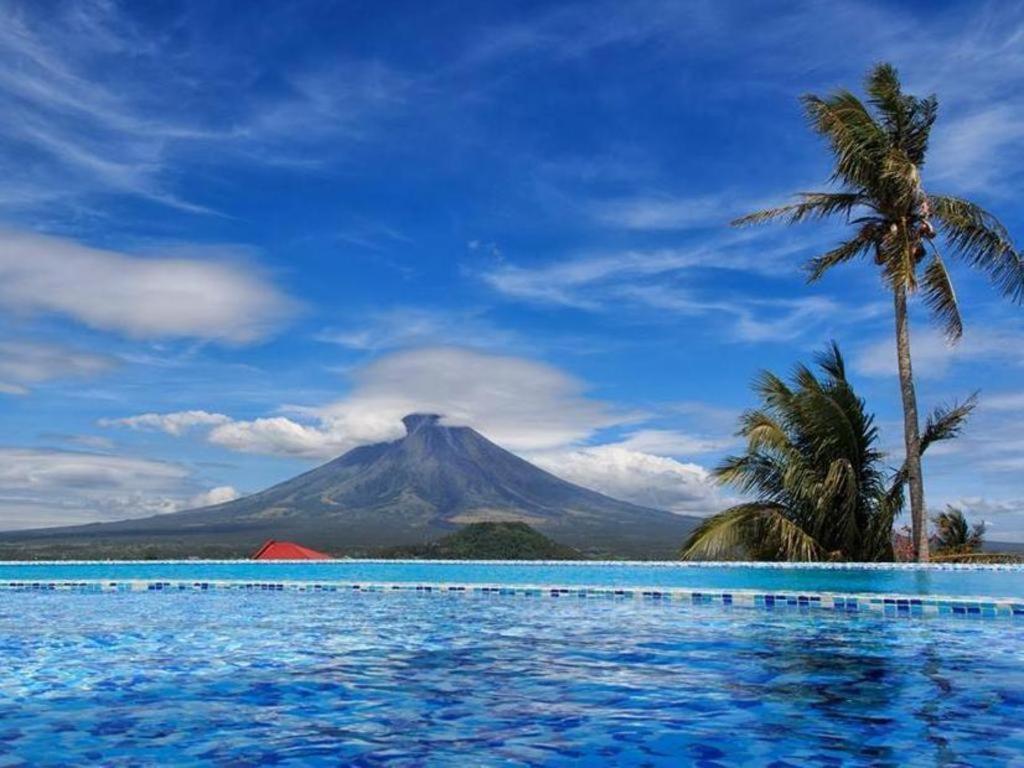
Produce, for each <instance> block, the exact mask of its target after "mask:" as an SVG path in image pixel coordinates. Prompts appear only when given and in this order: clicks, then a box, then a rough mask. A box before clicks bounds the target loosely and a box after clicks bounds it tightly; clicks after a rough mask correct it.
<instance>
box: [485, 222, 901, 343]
mask: <svg viewBox="0 0 1024 768" xmlns="http://www.w3.org/2000/svg"><path fill="white" fill-rule="evenodd" d="M804 250H806V249H804ZM785 261H788V262H790V263H789V266H786V267H784V268H783V269H784V273H787V274H789V273H793V274H795V273H796V267H795V263H799V262H798V261H796V260H795V258H794V247H793V246H791V245H790V244H788V243H787V242H785V241H779V240H773V241H772V245H771V246H770V247H767V246H766V245H765V244H764V243H763V242H762V243H758V242H756V241H751V240H750V238H749V233H747V232H743V233H739V234H738V235H732V234H730V235H728V236H726V237H724V238H722V239H721V242H720V243H711V244H709V245H702V246H694V247H692V248H667V249H659V250H653V251H626V252H622V253H615V254H601V255H590V256H581V257H576V258H571V259H566V260H562V261H555V262H552V263H547V264H542V265H539V266H536V267H523V266H517V265H514V264H509V263H501V264H498V265H497V266H493V267H491V268H490V269H488V270H486V271H484V272H482V273H481V278H482V279H483V281H484V282H485V283H486V284H488V285H489V286H490V287H491V288H493V289H494V290H496V291H497V292H498V293H500V294H502V295H503V296H505V297H508V298H511V299H515V300H519V301H526V302H530V303H533V304H541V305H553V306H564V307H572V308H575V309H580V310H585V311H588V312H602V313H610V312H616V313H622V312H623V311H625V310H629V311H632V312H633V313H646V314H645V315H643V316H647V317H653V318H655V319H657V320H663V319H664V318H665V317H666V316H670V315H678V316H682V317H698V316H711V317H715V318H718V319H721V320H723V321H724V322H725V323H726V324H727V327H728V329H729V330H728V331H727V334H728V336H727V338H728V339H729V340H732V341H741V342H766V341H774V342H784V341H790V340H792V339H795V338H797V337H799V336H801V335H804V334H807V333H808V332H810V331H812V330H820V329H821V328H822V327H823V326H830V325H835V324H849V323H852V322H858V321H862V320H864V319H869V318H874V317H878V316H879V315H881V314H882V313H884V312H885V311H887V305H885V304H883V303H879V302H868V303H862V304H861V305H859V306H857V307H848V306H844V305H843V304H840V303H839V302H837V301H835V300H833V299H830V298H828V297H826V296H821V295H810V296H807V295H804V296H797V297H794V298H765V297H764V296H763V294H761V293H757V294H754V295H747V296H744V295H723V294H722V292H721V291H720V290H715V289H713V288H711V287H705V284H706V281H705V276H704V275H703V274H702V271H704V272H706V271H707V270H712V269H713V270H729V271H743V272H754V273H756V272H761V271H766V272H772V270H773V269H774V270H776V271H777V269H778V265H779V263H780V262H785ZM716 335H717V336H718V337H719V338H721V336H722V334H721V333H717V332H716Z"/></svg>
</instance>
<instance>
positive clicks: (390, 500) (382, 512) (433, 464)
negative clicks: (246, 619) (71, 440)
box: [0, 413, 698, 558]
mask: <svg viewBox="0 0 1024 768" xmlns="http://www.w3.org/2000/svg"><path fill="white" fill-rule="evenodd" d="M402 421H403V423H404V424H405V428H406V435H405V437H403V438H401V439H399V440H395V441H393V442H388V443H377V444H374V445H366V446H361V447H359V448H354V449H353V450H351V451H349V452H348V453H346V454H344V455H342V456H340V457H338V458H336V459H334V460H332V461H329V462H327V463H326V464H324V465H322V466H320V467H317V468H316V469H313V470H310V471H309V472H306V473H304V474H301V475H299V476H297V477H294V478H292V479H291V480H287V481H285V482H283V483H280V484H278V485H275V486H273V487H272V488H268V489H267V490H265V491H262V492H260V493H256V494H253V495H252V496H246V497H244V498H241V499H237V500H235V501H231V502H227V503H224V504H218V505H215V506H211V507H205V508H201V509H195V510H188V511H183V512H176V513H173V514H165V515H157V516H154V517H148V518H142V519H134V520H124V521H120V522H116V523H98V524H92V525H84V526H74V527H66V528H53V529H40V530H35V531H18V532H11V533H7V534H0V543H3V544H9V545H15V544H17V543H19V542H21V543H23V544H29V543H35V544H43V543H46V542H50V543H53V544H56V543H58V542H61V541H65V542H78V543H82V542H87V541H92V542H94V543H99V542H103V543H104V544H105V545H111V544H113V545H116V544H117V543H123V544H133V545H136V546H138V545H142V544H148V545H150V546H152V547H157V548H158V549H160V550H163V549H166V548H176V549H177V550H182V551H185V552H187V551H189V550H190V549H198V547H199V545H200V544H202V545H204V546H207V547H209V546H221V547H249V546H251V547H255V546H256V545H258V544H259V543H260V542H261V541H263V540H265V539H267V538H277V539H291V540H295V541H299V542H301V543H303V544H305V545H307V546H310V547H314V548H316V549H325V550H327V551H330V552H333V553H346V554H371V553H375V552H376V551H379V550H381V549H383V548H388V547H396V546H401V545H416V544H425V543H427V542H429V541H432V540H435V539H437V538H439V537H442V536H445V535H448V534H451V533H453V532H454V531H456V530H457V529H459V528H460V527H461V526H463V525H466V524H469V523H476V522H522V523H526V524H527V525H529V526H531V527H533V528H535V529H536V530H538V531H540V532H541V533H543V534H544V535H545V536H549V537H550V538H552V539H554V540H555V541H557V542H559V543H560V544H564V545H567V546H570V547H573V548H575V549H577V550H579V551H580V552H582V553H584V554H587V555H591V556H609V557H637V558H654V557H658V558H665V557H674V556H675V554H676V551H677V548H678V547H679V545H680V544H681V542H682V541H683V539H684V538H685V536H686V535H687V534H688V533H689V531H690V530H691V529H692V528H693V527H694V526H695V525H696V524H697V522H698V519H697V518H693V517H685V516H680V515H675V514H672V513H669V512H665V511H661V510H655V509H649V508H646V507H641V506H637V505H635V504H630V503H627V502H623V501H618V500H616V499H612V498H610V497H608V496H605V495H603V494H601V493H598V492H596V491H592V490H589V489H586V488H582V487H580V486H578V485H574V484H572V483H569V482H567V481H565V480H562V479H560V478H558V477H556V476H554V475H552V474H551V473H549V472H546V471H544V470H542V469H539V468H538V467H535V466H534V465H532V464H530V463H529V462H527V461H525V460H524V459H522V458H520V457H518V456H516V455H514V454H512V453H510V452H509V451H506V450H505V449H503V448H501V447H499V446H498V445H495V444H494V443H492V442H491V441H490V440H488V439H487V438H485V437H484V436H483V435H481V434H479V433H478V432H476V431H475V430H473V429H471V428H469V427H449V426H445V425H443V424H442V423H441V417H440V416H438V415H436V414H422V413H421V414H410V415H409V416H406V417H405V418H404V419H403V420H402Z"/></svg>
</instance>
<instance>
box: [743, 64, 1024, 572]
mask: <svg viewBox="0 0 1024 768" xmlns="http://www.w3.org/2000/svg"><path fill="white" fill-rule="evenodd" d="M865 87H866V91H867V96H868V98H867V103H866V104H865V103H864V102H862V101H861V100H860V99H859V98H857V97H856V96H855V95H853V94H852V93H850V92H849V91H845V90H841V91H837V92H836V93H834V94H832V95H831V96H828V97H826V98H821V97H818V96H813V95H808V96H804V97H803V104H804V109H805V111H806V113H807V117H808V119H809V120H810V123H811V127H812V128H813V130H815V131H816V132H817V133H818V134H820V135H821V136H823V137H824V138H825V139H826V140H827V141H828V142H829V145H830V147H831V149H832V154H833V158H834V166H833V171H832V179H831V180H832V182H834V183H835V185H836V186H835V188H834V189H832V190H830V191H826V192H805V193H801V194H800V195H799V201H798V202H796V203H793V204H791V205H785V206H782V207H780V208H772V209H768V210H764V211H759V212H758V213H753V214H751V215H749V216H744V217H742V218H740V219H737V221H736V222H734V223H735V224H738V225H744V224H754V223H758V222H763V221H768V220H772V219H785V220H787V221H788V222H789V223H795V222H799V221H803V220H805V219H823V218H832V217H841V218H842V219H843V220H844V221H845V222H846V223H848V224H850V225H851V226H852V227H853V228H854V231H853V236H852V237H851V238H850V239H849V240H847V241H846V242H843V243H841V244H839V245H838V246H836V247H835V248H833V249H832V250H830V251H828V252H827V253H824V254H822V255H820V256H817V257H816V258H814V259H811V261H810V262H809V263H808V265H807V267H808V270H809V273H810V280H811V281H814V280H817V279H819V278H820V277H821V276H822V275H824V274H825V273H826V272H827V271H828V270H830V269H831V268H832V267H835V266H837V265H839V264H843V263H845V262H847V261H850V260H852V259H855V258H858V257H864V256H866V257H869V258H871V259H872V261H873V262H874V264H875V265H876V266H877V267H878V268H879V270H880V271H881V273H882V278H883V281H884V283H885V286H886V287H887V289H888V290H889V291H891V292H892V297H893V311H894V318H895V331H896V351H897V362H898V367H899V379H900V394H901V397H902V401H903V419H904V444H905V447H906V461H905V465H904V468H905V471H904V473H903V477H904V478H905V480H906V482H907V485H908V486H909V488H910V507H911V523H912V531H913V541H914V551H915V554H916V559H917V560H919V561H922V562H923V561H927V560H928V534H927V519H926V513H925V501H924V482H923V479H922V475H921V454H922V452H923V451H924V444H923V441H922V434H921V431H920V424H919V419H918V411H917V395H916V390H915V386H914V376H913V371H912V366H911V354H910V329H909V323H908V315H907V300H908V297H910V296H912V295H913V294H914V293H916V292H918V291H920V294H921V297H922V298H923V299H924V303H925V304H926V305H927V306H928V308H929V309H930V310H931V311H932V313H933V315H934V317H935V319H936V321H937V322H939V323H940V324H941V325H942V328H943V330H944V331H945V333H946V336H947V338H948V339H949V340H950V341H956V340H958V339H959V338H960V335H961V333H962V330H963V323H962V321H961V317H960V310H959V306H958V304H957V298H956V293H955V291H954V289H953V281H952V279H951V277H950V274H949V272H948V271H947V268H946V263H945V261H944V260H943V256H942V255H941V254H940V251H939V249H938V248H937V247H936V237H938V239H939V240H940V241H942V242H943V243H944V244H945V246H946V253H947V254H948V255H952V256H954V257H958V258H960V259H961V260H962V261H964V262H966V263H967V264H969V265H970V266H972V267H975V268H976V269H980V270H982V271H984V272H987V273H988V275H989V277H990V278H991V280H992V282H993V283H994V284H995V286H996V287H997V288H998V289H999V290H1000V291H1001V292H1002V293H1003V294H1004V295H1005V296H1007V297H1008V298H1010V299H1011V300H1012V301H1015V302H1017V303H1020V302H1022V301H1024V260H1022V259H1021V256H1020V254H1019V253H1018V252H1017V250H1016V249H1015V248H1014V245H1013V243H1012V241H1011V239H1010V235H1009V234H1008V232H1007V231H1006V229H1005V227H1003V225H1002V224H1000V223H999V221H998V220H997V219H996V218H995V217H994V216H993V215H992V214H990V213H988V212H987V211H985V210H984V209H982V208H981V207H980V206H978V205H976V204H975V203H972V202H970V201H968V200H963V199H960V198H956V197H950V196H948V195H933V194H930V193H927V192H926V191H925V190H924V188H923V186H922V183H921V167H922V166H923V165H924V162H925V155H926V153H927V150H928V139H929V135H930V133H931V128H932V124H933V123H934V122H935V118H936V116H937V114H938V101H937V100H936V98H935V97H934V96H929V97H927V98H924V99H921V98H917V97H915V96H911V95H908V94H905V93H903V90H902V87H901V85H900V81H899V77H898V76H897V73H896V70H895V69H894V68H893V67H892V66H891V65H889V64H880V65H878V66H877V67H875V68H874V69H873V70H872V71H871V72H870V73H869V74H868V77H867V83H866V86H865Z"/></svg>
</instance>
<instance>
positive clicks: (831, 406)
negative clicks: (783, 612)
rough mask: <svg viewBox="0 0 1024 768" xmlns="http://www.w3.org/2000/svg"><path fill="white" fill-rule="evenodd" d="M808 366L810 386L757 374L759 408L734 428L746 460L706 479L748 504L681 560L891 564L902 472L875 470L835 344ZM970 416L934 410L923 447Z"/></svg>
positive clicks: (799, 374) (731, 461)
mask: <svg viewBox="0 0 1024 768" xmlns="http://www.w3.org/2000/svg"><path fill="white" fill-rule="evenodd" d="M817 364H818V367H819V368H820V370H821V372H822V374H823V375H822V376H820V377H819V376H816V375H815V374H814V372H813V371H811V370H810V369H809V368H807V367H806V366H803V365H801V366H798V367H797V369H796V371H795V373H794V374H793V379H792V384H787V383H786V382H785V381H783V380H782V379H780V378H779V377H778V376H776V375H774V374H772V373H770V372H767V371H765V372H763V373H762V374H761V375H760V376H759V377H758V379H757V380H756V381H755V383H754V389H755V391H756V392H757V393H758V395H759V396H760V398H761V401H762V405H761V407H760V408H758V409H755V410H751V411H747V412H746V413H744V414H743V416H742V417H741V418H740V431H739V434H740V435H741V436H742V437H744V438H746V441H747V448H746V452H745V453H743V454H742V455H739V456H730V457H728V458H726V459H725V460H724V461H723V463H722V464H721V465H720V466H718V467H717V468H716V469H715V475H716V476H717V478H718V480H719V481H720V482H722V483H725V484H728V485H731V486H733V487H734V488H736V489H737V490H738V491H740V492H741V493H743V494H745V495H748V496H750V495H752V496H753V497H754V500H753V501H749V502H744V503H741V504H737V505H736V506H733V507H730V508H729V509H727V510H725V511H724V512H721V513H719V514H717V515H715V516H713V517H711V518H709V519H708V520H706V521H705V522H704V523H703V524H702V525H701V526H700V527H699V528H698V529H697V530H696V531H694V532H693V534H691V536H690V538H689V539H688V540H687V542H686V543H685V544H684V545H683V550H682V556H683V557H684V558H686V559H694V560H696V559H701V560H718V559H728V558H730V557H734V556H736V555H741V554H742V555H745V556H748V557H752V558H753V559H756V560H826V559H831V560H857V561H879V560H892V559H893V549H892V525H893V519H894V518H895V517H896V515H897V514H898V513H899V512H900V510H901V509H902V507H903V487H904V485H905V482H906V481H905V470H904V469H901V470H899V471H897V472H895V473H892V472H889V471H888V470H887V469H886V468H885V466H884V464H883V456H882V453H881V452H880V450H879V448H878V430H877V429H876V427H875V425H874V416H873V415H872V414H871V413H869V412H868V411H867V409H866V408H865V405H864V401H863V400H862V399H861V398H859V397H858V396H857V394H856V392H854V389H853V387H852V385H851V384H850V382H849V381H848V380H847V378H846V366H845V364H844V362H843V357H842V355H841V354H840V352H839V348H838V347H837V346H836V345H835V343H833V344H832V346H831V347H830V348H829V349H828V350H826V351H825V352H824V353H823V354H821V355H819V356H818V358H817ZM973 407H974V400H973V398H971V399H968V400H967V401H966V402H965V403H963V404H961V405H954V406H953V407H951V408H940V409H937V410H936V411H935V412H934V413H933V414H932V415H931V417H930V418H929V419H928V422H927V426H926V428H925V432H924V435H923V447H924V448H927V446H928V445H930V444H931V443H933V442H935V441H937V440H946V439H949V438H952V437H955V436H956V435H957V434H958V432H959V430H960V427H961V425H962V424H963V422H964V420H965V419H966V418H967V416H968V414H969V413H970V412H971V409H972V408H973Z"/></svg>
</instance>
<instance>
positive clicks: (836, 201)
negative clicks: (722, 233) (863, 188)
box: [732, 192, 866, 227]
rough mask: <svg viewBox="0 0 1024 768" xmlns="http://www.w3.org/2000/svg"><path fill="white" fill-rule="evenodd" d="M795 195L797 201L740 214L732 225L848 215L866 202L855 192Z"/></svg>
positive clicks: (792, 222)
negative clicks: (743, 214) (744, 214)
mask: <svg viewBox="0 0 1024 768" xmlns="http://www.w3.org/2000/svg"><path fill="white" fill-rule="evenodd" d="M797 197H799V198H800V201H799V202H796V203H791V204H790V205H783V206H779V207H778V208H766V209H765V210H763V211H757V212H755V213H750V214H747V215H746V216H740V217H739V218H738V219H734V220H733V222H732V226H734V227H745V226H748V225H751V224H762V223H764V222H766V221H771V220H773V219H788V220H789V221H788V223H789V224H795V223H797V222H800V221H804V220H805V219H824V218H827V217H829V216H834V215H836V214H845V215H846V216H849V215H850V213H851V212H852V211H854V210H855V209H856V208H857V207H858V206H862V205H865V204H866V200H865V198H864V196H863V195H861V194H859V193H856V192H801V193H799V194H798V195H797Z"/></svg>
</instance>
